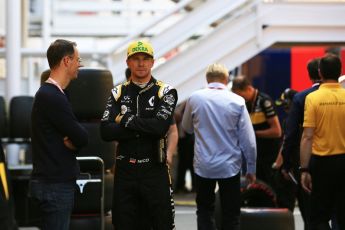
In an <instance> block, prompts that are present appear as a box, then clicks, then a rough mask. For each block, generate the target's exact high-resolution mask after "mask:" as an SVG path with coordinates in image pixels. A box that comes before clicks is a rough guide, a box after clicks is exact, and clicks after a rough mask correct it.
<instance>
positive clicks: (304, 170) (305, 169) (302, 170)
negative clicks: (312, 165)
mask: <svg viewBox="0 0 345 230" xmlns="http://www.w3.org/2000/svg"><path fill="white" fill-rule="evenodd" d="M298 170H299V171H300V172H301V173H302V172H309V168H305V167H299V168H298Z"/></svg>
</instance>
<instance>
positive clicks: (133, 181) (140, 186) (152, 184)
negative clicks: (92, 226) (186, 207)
mask: <svg viewBox="0 0 345 230" xmlns="http://www.w3.org/2000/svg"><path fill="white" fill-rule="evenodd" d="M133 167H136V166H133ZM117 170H119V168H117ZM132 170H133V171H134V172H137V173H136V174H137V176H130V177H124V176H122V175H121V173H120V172H119V171H117V172H116V175H115V178H114V196H113V209H112V219H113V224H114V227H115V229H116V230H137V229H151V228H152V229H153V230H171V229H174V227H175V224H174V215H175V211H174V201H173V198H172V188H171V179H170V176H169V173H168V169H167V167H166V166H162V167H156V168H155V169H154V170H152V173H150V172H146V173H145V177H142V174H141V173H140V172H139V168H132ZM140 175H141V176H140ZM143 218H145V219H144V220H143Z"/></svg>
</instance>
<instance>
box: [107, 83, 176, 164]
mask: <svg viewBox="0 0 345 230" xmlns="http://www.w3.org/2000/svg"><path fill="white" fill-rule="evenodd" d="M176 103H177V91H176V90H175V89H173V88H171V87H170V86H169V85H167V84H164V83H163V82H161V81H157V80H156V79H154V78H153V77H151V80H150V81H149V82H148V84H147V86H146V87H145V88H140V87H139V86H137V85H135V84H134V83H133V82H131V81H128V82H126V83H124V84H120V85H118V86H116V87H115V88H114V89H113V90H112V92H111V96H110V97H109V99H108V102H107V105H106V109H105V111H104V114H103V118H102V122H101V135H102V138H103V139H104V140H106V141H113V140H116V141H118V142H119V146H118V148H119V151H118V156H117V159H120V160H122V159H121V158H122V157H123V158H125V159H124V160H125V161H127V160H128V159H130V158H132V159H135V160H139V161H140V160H142V159H149V160H150V162H155V161H156V160H157V154H158V152H159V151H162V148H164V150H163V151H165V146H163V144H164V142H162V140H165V137H166V133H167V131H168V129H169V126H170V124H171V119H172V117H173V114H174V110H175V106H176ZM118 115H123V117H122V119H121V122H120V123H116V122H115V119H116V117H117V116H118ZM119 156H120V158H119Z"/></svg>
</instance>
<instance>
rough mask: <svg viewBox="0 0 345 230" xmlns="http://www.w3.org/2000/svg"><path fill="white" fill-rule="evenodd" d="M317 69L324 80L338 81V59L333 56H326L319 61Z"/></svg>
mask: <svg viewBox="0 0 345 230" xmlns="http://www.w3.org/2000/svg"><path fill="white" fill-rule="evenodd" d="M319 69H320V73H321V75H322V77H323V78H324V79H326V80H327V79H329V80H336V81H338V78H339V77H340V74H341V61H340V58H339V57H338V56H337V55H334V54H326V55H325V56H323V57H322V58H321V59H320V65H319Z"/></svg>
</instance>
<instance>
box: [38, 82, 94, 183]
mask: <svg viewBox="0 0 345 230" xmlns="http://www.w3.org/2000/svg"><path fill="white" fill-rule="evenodd" d="M31 122H32V123H31V124H32V134H31V140H32V154H33V171H32V179H38V180H41V181H46V182H68V181H72V180H75V179H76V177H77V175H78V174H79V165H78V162H77V160H76V153H77V151H73V150H70V149H68V148H67V147H66V146H65V145H64V141H63V139H64V137H68V138H69V139H70V140H71V141H72V143H73V145H74V146H75V147H76V148H77V149H79V148H81V147H83V146H85V145H87V143H88V134H87V131H86V130H85V129H84V128H83V127H82V126H81V125H80V124H79V123H78V121H77V119H76V117H75V116H74V114H73V112H72V108H71V105H70V103H69V101H68V98H67V97H66V95H65V94H64V93H63V92H61V91H60V90H59V89H58V87H57V86H55V85H53V84H50V83H44V84H43V85H42V86H41V87H40V88H39V90H38V91H37V93H36V95H35V100H34V104H33V108H32V116H31Z"/></svg>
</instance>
